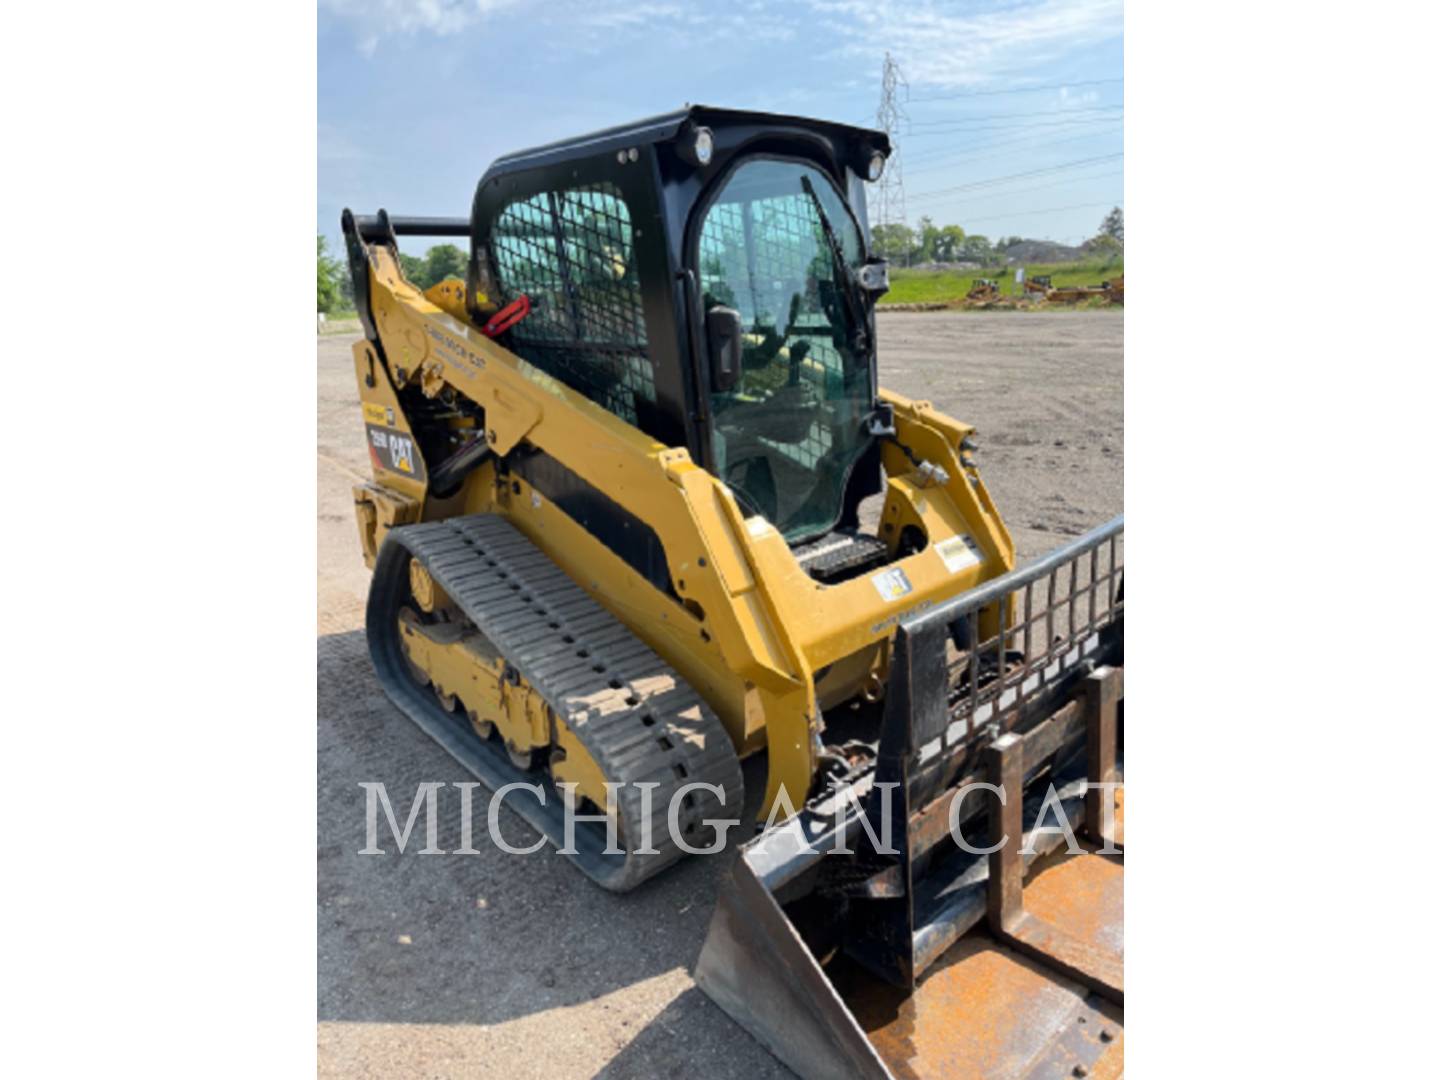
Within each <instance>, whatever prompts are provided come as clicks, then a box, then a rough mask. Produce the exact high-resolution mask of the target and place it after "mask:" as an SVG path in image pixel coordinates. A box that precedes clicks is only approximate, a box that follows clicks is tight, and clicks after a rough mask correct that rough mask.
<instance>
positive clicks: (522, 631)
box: [365, 514, 744, 892]
mask: <svg viewBox="0 0 1440 1080" xmlns="http://www.w3.org/2000/svg"><path fill="white" fill-rule="evenodd" d="M412 558H414V559H418V560H420V563H421V564H422V565H423V566H424V567H425V569H426V570H427V571H428V572H429V573H430V575H431V577H433V578H434V579H435V581H436V583H437V584H439V586H440V587H441V588H442V589H444V590H445V592H446V593H447V594H448V595H449V596H450V598H451V599H452V600H454V601H455V603H456V605H457V606H458V607H459V608H460V609H461V610H462V611H463V612H464V613H465V615H466V616H467V617H468V618H469V619H470V620H471V621H473V622H474V623H475V625H476V627H477V628H478V629H479V630H480V632H481V633H483V634H484V635H485V636H486V637H487V638H489V639H490V641H491V643H492V644H493V645H494V646H495V647H496V649H497V650H498V651H499V653H500V654H501V655H502V656H504V657H505V659H506V660H507V661H508V662H509V663H510V664H511V665H512V666H513V667H514V668H515V669H516V670H517V671H518V672H519V673H520V674H521V675H522V676H523V677H524V678H525V680H526V681H527V682H528V683H529V684H530V685H531V686H532V687H533V688H534V689H535V690H536V691H538V692H539V693H540V695H541V696H542V697H543V698H544V699H545V701H546V702H548V703H549V705H550V707H551V708H552V709H553V710H554V711H555V713H556V715H557V716H559V717H561V718H563V719H564V720H565V722H566V723H567V724H568V725H569V726H570V729H571V730H572V731H573V732H574V733H575V736H576V737H577V738H578V739H579V740H580V742H581V743H582V744H584V746H585V748H586V749H587V750H588V751H589V752H590V754H591V755H592V756H593V757H594V758H595V761H596V762H597V764H598V765H599V766H600V768H601V770H602V772H603V773H604V775H605V777H606V779H607V780H611V781H615V782H622V783H623V785H624V786H622V787H621V788H620V790H619V792H618V793H617V795H618V798H617V803H618V809H619V815H620V822H621V826H622V830H623V836H624V837H625V838H626V839H627V840H629V841H631V846H633V847H637V848H638V847H640V846H641V844H640V840H641V837H643V836H646V835H647V834H646V833H644V832H642V829H643V828H644V823H643V821H642V818H643V817H644V816H645V814H644V803H643V801H642V794H641V791H640V789H639V788H637V787H635V786H634V785H635V784H637V783H653V784H656V785H657V786H656V787H654V788H653V789H651V795H650V799H651V801H650V813H649V832H648V836H649V843H650V847H651V848H652V849H654V850H655V852H656V854H639V853H637V852H635V851H628V852H626V853H625V854H624V855H606V854H604V851H603V849H604V845H605V829H604V826H603V825H602V824H599V823H594V824H592V823H586V822H580V823H579V824H578V826H577V829H576V844H575V846H576V849H577V854H575V855H572V856H570V858H572V859H573V860H574V861H575V862H576V863H578V864H579V866H580V868H581V869H582V870H583V871H584V872H585V873H586V874H588V875H589V876H590V877H591V878H593V879H594V880H595V881H596V882H598V883H599V884H600V885H602V886H604V887H605V888H607V889H612V890H614V891H617V892H623V891H625V890H628V889H632V888H634V887H635V886H636V885H638V884H640V883H641V882H642V881H644V880H646V879H647V878H650V877H653V876H654V875H655V874H657V873H659V872H660V871H661V870H663V869H665V868H666V867H667V866H669V865H671V864H672V863H674V862H676V861H678V860H679V859H680V858H682V857H683V856H684V855H685V852H684V851H683V849H681V848H680V847H679V846H678V845H677V844H676V843H675V842H674V840H673V839H672V838H671V835H670V830H669V827H668V822H667V815H668V811H669V807H670V801H671V796H672V794H673V793H674V792H676V790H677V789H678V788H680V787H681V786H682V785H684V784H687V783H695V782H701V783H708V784H714V785H716V786H718V787H719V788H720V789H721V790H722V791H723V792H724V801H723V804H722V802H721V800H720V799H719V798H718V797H717V796H715V795H714V794H712V793H711V792H709V791H707V790H705V789H703V788H700V789H694V790H692V791H691V792H689V793H687V795H686V797H685V798H684V799H683V800H682V804H681V810H680V815H679V823H680V830H681V834H682V836H684V838H685V840H686V842H687V843H689V844H690V845H691V846H692V847H703V846H707V845H708V844H710V843H711V842H713V839H714V831H713V830H712V829H710V828H709V827H708V826H705V825H704V824H703V819H705V818H711V819H738V818H739V817H740V814H741V808H742V807H743V806H744V791H743V787H742V781H741V774H740V763H739V760H738V758H737V757H736V755H735V751H734V748H733V746H732V745H731V743H730V739H729V736H728V735H727V734H726V731H725V728H724V726H723V725H722V724H721V723H720V721H719V719H718V718H717V717H716V716H715V714H714V713H713V712H712V711H711V710H710V708H709V706H708V705H706V704H705V702H704V700H703V699H702V698H701V697H700V695H699V694H697V693H696V692H695V690H694V689H693V688H692V687H691V686H690V685H689V684H688V683H687V682H686V681H685V680H684V679H682V678H681V677H680V676H679V675H678V674H677V673H676V672H675V671H674V670H673V669H672V668H671V667H670V666H669V665H668V664H666V663H665V661H663V660H662V659H661V658H660V657H659V656H657V655H656V654H655V653H654V651H652V650H651V649H650V648H649V646H647V645H646V644H645V643H644V642H643V641H641V640H640V639H639V638H637V637H636V636H635V635H634V634H632V633H631V632H630V631H629V630H628V629H627V628H626V627H625V626H624V624H623V623H621V622H620V621H619V620H618V619H616V618H615V617H614V616H613V615H611V614H610V613H609V612H608V611H606V610H605V609H604V608H603V607H601V606H600V604H599V603H597V602H596V601H595V600H594V599H593V598H592V597H590V596H589V595H588V594H587V593H586V592H585V591H584V590H582V589H581V588H580V587H579V586H577V585H576V584H575V583H574V582H573V581H571V580H570V579H569V578H568V577H567V576H566V575H565V573H564V571H562V570H561V569H560V568H559V567H558V566H556V565H555V563H554V562H552V561H551V560H550V559H549V558H548V557H547V556H546V555H545V554H544V553H543V552H542V551H540V550H539V549H538V548H537V547H535V545H534V544H532V543H531V542H530V541H529V540H527V539H526V538H525V536H524V535H522V534H521V533H520V532H519V531H518V530H517V529H516V528H515V527H514V526H512V525H511V524H509V523H508V522H507V521H505V520H504V519H503V518H500V517H498V516H495V515H493V514H473V515H469V516H466V517H457V518H450V519H448V520H445V521H437V522H430V523H426V524H422V525H407V526H403V527H401V528H397V529H392V530H391V531H390V533H389V535H388V536H387V537H386V540H385V543H384V545H383V546H382V548H381V550H380V553H379V556H378V557H377V559H376V562H375V576H374V579H373V581H372V582H371V587H370V599H369V604H368V607H367V610H366V619H365V622H366V635H367V637H368V638H369V642H370V654H371V659H372V660H373V661H374V663H375V669H376V672H377V674H378V675H379V677H380V681H381V684H382V685H383V686H384V688H385V692H386V694H387V695H388V696H389V697H390V699H391V700H392V701H393V702H394V703H395V704H396V705H397V706H399V707H400V709H401V710H402V711H404V712H405V713H406V714H407V715H408V716H409V717H410V718H411V719H412V720H414V721H415V722H416V723H417V724H419V725H420V727H421V728H422V729H423V730H424V731H425V732H426V733H427V734H429V735H431V736H432V737H433V738H435V739H436V741H438V742H439V743H440V744H441V745H442V746H444V747H445V748H446V749H447V750H448V751H450V753H451V754H452V755H454V756H455V757H456V758H457V759H458V760H459V761H460V762H461V763H462V764H464V765H465V766H466V767H467V768H468V769H470V770H471V771H472V772H473V773H475V774H476V775H477V776H478V777H479V778H480V779H481V780H482V781H483V782H485V783H486V785H487V786H488V787H490V788H491V789H492V790H494V789H496V788H498V787H499V786H500V785H501V784H506V783H514V782H517V781H518V782H521V783H531V784H533V783H537V782H540V781H541V778H542V772H541V770H538V769H534V770H531V771H529V772H526V771H523V770H520V769H517V768H516V767H515V765H514V764H513V763H512V762H511V761H510V760H509V758H508V756H507V755H506V753H505V750H504V747H503V745H502V744H501V743H500V741H499V739H498V738H494V739H491V740H488V741H487V740H483V739H481V738H480V737H479V736H478V735H476V734H475V733H474V731H473V729H471V727H470V725H469V723H468V721H466V720H465V718H464V714H463V713H449V712H446V711H445V710H444V709H443V708H442V707H441V706H440V704H439V703H438V701H437V700H436V698H435V696H434V694H433V693H432V692H431V691H430V690H429V689H428V688H426V687H421V686H419V685H418V684H417V683H416V682H415V681H414V679H413V678H411V676H410V675H409V673H408V670H407V668H406V664H405V657H404V651H403V646H402V644H401V640H400V633H399V629H398V618H399V611H400V608H401V606H403V605H405V604H407V603H411V602H412V601H411V597H410V588H409V564H410V560H411V559H412ZM544 783H545V786H546V788H547V799H546V805H544V806H541V805H540V804H539V802H538V801H537V799H536V798H535V797H534V796H533V795H532V794H530V793H528V792H516V793H514V794H512V795H510V796H509V797H507V799H506V805H507V806H510V807H511V808H512V809H514V810H516V811H517V812H519V813H520V814H521V815H522V816H523V817H525V819H526V820H527V821H529V822H530V824H532V825H534V826H535V827H536V828H537V829H539V830H540V831H541V832H542V833H544V834H545V835H546V836H547V837H548V838H549V839H551V840H552V841H554V843H555V846H556V847H557V848H559V847H562V846H563V844H564V819H563V816H562V805H563V802H562V799H561V796H560V793H559V792H558V791H556V790H555V789H554V788H553V787H551V786H550V784H549V781H548V779H546V780H545V781H544ZM510 842H511V843H515V842H516V841H515V840H514V839H511V841H510Z"/></svg>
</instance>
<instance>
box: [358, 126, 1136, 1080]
mask: <svg viewBox="0 0 1440 1080" xmlns="http://www.w3.org/2000/svg"><path fill="white" fill-rule="evenodd" d="M889 153H890V146H889V143H888V141H887V139H886V136H885V135H884V134H882V133H880V132H877V131H869V130H864V129H860V128H855V127H849V126H845V125H839V124H831V123H824V122H819V121H814V120H805V119H799V118H794V117H785V116H773V115H768V114H761V113H748V112H736V111H730V110H722V109H712V108H703V107H693V108H687V109H684V110H682V111H679V112H676V113H672V114H669V115H665V116H659V117H655V118H653V119H650V120H645V121H642V122H639V123H636V124H632V125H628V126H624V127H618V128H613V129H610V130H606V131H601V132H598V133H594V134H591V135H587V136H584V137H582V138H577V139H573V140H568V141H564V142H560V143H555V144H552V145H548V146H543V147H540V148H538V149H535V150H529V151H525V152H522V153H518V154H513V155H510V156H508V157H504V158H501V159H500V160H498V161H496V162H495V163H494V164H493V165H492V166H491V167H490V169H489V170H488V171H487V172H486V173H485V175H484V176H483V177H482V178H481V180H480V182H479V186H478V187H477V189H476V192H475V199H474V203H473V206H472V208H471V212H470V215H469V217H468V218H456V219H444V218H403V217H391V216H389V215H388V214H386V213H385V212H384V211H380V212H378V213H376V214H375V215H373V216H357V215H354V214H352V213H351V212H350V211H348V210H347V211H346V212H345V214H344V217H343V223H342V224H343V229H344V234H345V240H346V248H347V254H348V259H349V266H350V271H351V273H352V275H353V279H354V285H355V298H356V307H357V310H358V312H359V316H360V322H361V325H362V327H363V330H364V338H363V340H361V341H359V342H357V343H356V345H355V349H354V356H355V370H356V376H357V379H358V382H359V390H360V398H361V407H362V410H363V414H364V416H363V418H364V424H365V437H366V440H367V444H368V446H369V450H370V455H371V459H372V464H373V468H374V479H373V481H371V482H369V483H365V484H361V485H360V486H358V487H357V488H356V489H355V502H356V514H357V518H358V522H359V528H360V539H361V545H362V548H363V551H364V556H365V559H366V561H367V563H368V564H370V565H371V566H372V568H373V571H374V577H373V583H372V588H371V593H370V599H369V604H368V609H367V613H366V626H367V635H368V638H369V643H370V649H371V655H372V657H373V660H374V664H375V668H376V671H377V673H378V675H379V678H380V681H381V683H382V685H383V686H384V688H385V691H386V693H387V694H388V695H389V696H390V698H391V699H392V700H393V701H394V702H395V704H396V705H397V706H398V707H399V708H400V709H401V710H402V711H403V712H405V713H406V714H408V715H409V716H410V718H411V719H412V720H414V721H415V722H416V723H417V724H419V725H420V727H421V728H423V729H424V730H425V731H426V732H427V733H429V734H430V735H431V736H432V737H434V738H435V739H436V740H437V741H439V742H440V743H441V744H442V745H444V746H445V747H446V749H448V750H449V751H450V752H451V753H452V754H453V755H454V756H455V757H456V758H457V759H459V761H461V762H462V763H463V764H464V765H465V766H466V767H467V768H468V769H470V770H471V771H472V772H473V773H475V775H476V776H478V777H479V778H480V779H481V780H482V781H484V782H485V783H486V784H488V785H489V786H491V787H492V788H499V787H500V786H502V785H504V784H508V783H512V782H515V781H520V782H524V783H527V784H532V785H536V786H537V787H538V790H539V791H540V792H543V793H544V794H545V795H547V796H548V797H547V798H544V799H543V800H542V799H541V798H539V797H535V798H531V797H528V796H526V797H521V798H516V799H512V800H510V801H509V802H508V805H510V806H511V807H512V808H513V809H515V810H517V811H518V812H520V813H522V814H523V815H525V817H526V818H527V819H528V820H529V821H530V822H531V824H533V825H534V826H535V827H536V828H537V829H538V830H540V831H541V832H542V833H543V834H545V835H546V836H547V837H548V838H550V839H551V840H553V841H554V842H555V844H556V846H557V847H561V846H565V817H564V814H563V810H564V808H565V807H567V806H570V807H572V808H579V809H582V810H584V811H586V812H587V815H588V816H587V818H584V819H582V820H581V822H580V825H579V827H578V829H577V831H576V834H575V844H574V848H573V851H574V854H573V855H571V856H570V858H572V859H573V861H574V862H575V863H576V865H577V866H578V868H579V869H580V870H581V871H583V872H584V873H585V874H586V875H588V876H589V877H591V878H592V879H594V880H595V881H596V882H598V883H599V884H600V885H601V886H603V887H605V888H607V889H612V890H617V891H623V890H626V889H630V888H633V887H635V886H636V885H638V884H640V883H641V882H642V881H644V880H645V879H647V878H649V877H651V876H653V875H654V874H656V873H659V872H660V871H662V870H664V869H665V868H666V867H667V866H669V865H671V864H672V863H674V862H676V861H677V860H678V859H680V858H681V857H683V856H684V855H685V854H686V853H687V851H690V850H693V849H694V848H697V847H701V846H705V845H707V844H709V843H711V842H712V841H718V840H720V839H724V838H725V825H724V822H726V821H735V820H737V819H741V818H742V816H743V821H741V824H740V826H739V827H738V828H733V829H732V831H731V832H730V836H731V837H732V838H739V839H740V840H743V841H745V842H744V843H743V846H742V847H741V849H740V851H739V853H738V855H737V854H736V853H735V852H733V851H732V852H730V853H728V854H727V855H726V856H725V857H727V858H730V859H731V860H732V862H733V870H732V874H731V876H730V878H729V879H728V880H727V884H726V885H725V887H724V890H723V892H722V895H721V896H720V897H719V898H718V901H717V907H716V911H715V915H714V920H713V922H712V924H711V928H710V932H709V936H708V938H707V940H706V942H705V946H704V949H703V951H702V953H701V955H700V957H699V960H698V963H697V966H696V970H695V978H696V981H697V983H698V984H699V985H700V986H701V987H702V988H704V990H705V991H706V992H707V993H708V994H709V995H710V996H711V997H712V998H713V999H714V1000H715V1001H716V1002H718V1003H719V1004H720V1005H721V1007H722V1008H724V1009H725V1010H726V1011H727V1012H728V1013H729V1014H730V1015H731V1016H733V1017H734V1018H735V1019H736V1020H737V1021H738V1022H739V1023H741V1024H742V1025H743V1026H745V1027H746V1028H747V1029H748V1030H749V1031H750V1032H752V1033H753V1034H754V1035H755V1036H756V1037H757V1038H759V1039H760V1040H762V1041H763V1042H764V1044H765V1045H766V1046H768V1047H769V1048H770V1049H771V1050H772V1051H773V1052H774V1053H775V1054H776V1055H777V1056H778V1057H779V1058H780V1059H782V1060H783V1061H784V1062H785V1063H786V1064H788V1065H789V1066H790V1067H791V1068H792V1069H794V1070H795V1071H796V1072H797V1073H800V1074H801V1075H804V1076H824V1077H831V1076H874V1077H889V1076H918V1075H935V1076H969V1075H995V1076H1040V1075H1056V1076H1060V1075H1065V1076H1069V1075H1077V1076H1078V1075H1085V1074H1086V1073H1091V1074H1095V1075H1103V1074H1105V1073H1106V1072H1110V1073H1114V1072H1116V1071H1118V1069H1119V1067H1120V1051H1119V1046H1120V1042H1119V1035H1120V1031H1121V1026H1122V1022H1123V979H1122V973H1121V962H1120V950H1121V943H1122V931H1121V894H1122V885H1123V861H1122V860H1123V854H1122V851H1123V849H1122V847H1121V841H1122V832H1123V823H1122V822H1121V815H1120V814H1119V812H1118V806H1117V803H1118V799H1117V797H1116V791H1115V783H1116V782H1117V781H1118V777H1119V775H1120V768H1121V765H1120V762H1119V760H1118V759H1119V748H1120V745H1121V735H1120V727H1121V721H1122V705H1121V698H1122V696H1123V659H1124V636H1123V635H1124V629H1123V626H1124V624H1123V615H1124V603H1123V582H1122V570H1123V568H1122V560H1121V550H1122V549H1121V541H1122V530H1123V524H1122V522H1121V520H1120V519H1118V518H1117V519H1116V520H1115V521H1112V522H1110V523H1108V524H1106V525H1103V526H1101V527H1099V528H1098V529H1096V530H1095V531H1093V532H1091V533H1089V534H1087V535H1086V536H1083V537H1080V538H1078V539H1076V540H1074V541H1072V542H1071V543H1069V544H1068V545H1066V546H1065V547H1063V548H1061V549H1060V550H1058V551H1056V552H1053V553H1052V554H1050V555H1049V556H1047V557H1046V558H1044V559H1042V560H1040V561H1038V562H1036V563H1034V564H1032V565H1030V566H1027V567H1024V568H1021V569H1016V567H1015V553H1014V546H1013V544H1012V542H1011V538H1010V535H1009V533H1008V531H1007V530H1006V527H1005V525H1004V523H1003V522H1002V520H1001V518H1000V515H999V513H998V511H997V510H996V507H995V505H994V503H993V502H992V501H991V498H990V495H989V493H988V492H987V490H986V488H985V485H984V483H983V482H982V480H981V478H980V473H979V471H978V468H977V464H976V460H975V457H974V453H975V450H976V446H975V441H974V437H973V436H974V432H973V429H972V428H971V427H970V426H969V425H966V424H963V423H960V422H958V421H956V420H952V419H950V418H949V417H947V416H943V415H941V414H940V413H938V412H936V411H935V410H934V409H933V408H931V406H930V405H929V404H928V403H927V402H923V401H911V400H908V399H906V398H903V397H901V396H900V395H898V394H894V393H891V392H889V391H886V390H882V389H881V388H880V387H879V385H878V382H877V372H876V328H875V317H874V306H875V301H876V300H877V299H878V297H879V296H880V295H881V294H883V292H884V291H885V290H886V288H887V287H888V273H887V269H886V265H885V263H884V262H883V260H881V259H878V258H876V257H875V256H874V255H873V254H872V253H871V249H870V246H869V240H868V224H867V221H866V214H865V197H864V184H865V182H866V181H873V180H876V179H878V178H879V176H880V173H881V171H882V170H883V168H884V165H885V159H886V157H887V156H888V154H889ZM404 236H434V237H457V238H458V237H468V238H469V246H470V257H469V266H468V271H467V274H466V279H465V280H464V281H460V280H458V279H451V280H447V281H442V282H440V283H438V284H435V285H432V286H431V287H430V288H428V289H426V290H424V291H422V290H420V289H419V288H416V287H415V286H414V285H412V284H411V283H410V282H409V281H407V280H406V278H405V275H404V273H403V272H402V269H401V263H400V258H399V251H398V238H400V237H404ZM742 759H745V767H744V768H743V769H742V764H741V763H742ZM747 775H748V776H749V777H750V778H751V781H752V783H751V786H752V792H751V796H752V797H751V799H750V806H749V807H748V808H747V807H746V802H745V791H744V787H745V777H746V776H747ZM765 823H768V826H765V827H762V826H764V825H765ZM1072 833H1073V834H1075V836H1074V843H1073V844H1072V843H1071V839H1072V836H1071V834H1072ZM747 837H748V839H746V838H747Z"/></svg>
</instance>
